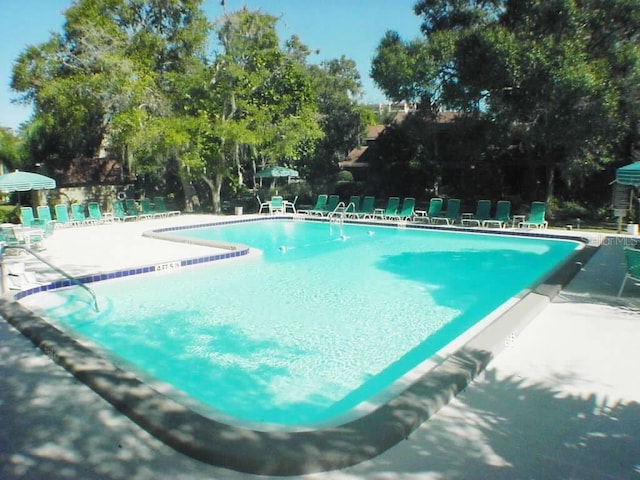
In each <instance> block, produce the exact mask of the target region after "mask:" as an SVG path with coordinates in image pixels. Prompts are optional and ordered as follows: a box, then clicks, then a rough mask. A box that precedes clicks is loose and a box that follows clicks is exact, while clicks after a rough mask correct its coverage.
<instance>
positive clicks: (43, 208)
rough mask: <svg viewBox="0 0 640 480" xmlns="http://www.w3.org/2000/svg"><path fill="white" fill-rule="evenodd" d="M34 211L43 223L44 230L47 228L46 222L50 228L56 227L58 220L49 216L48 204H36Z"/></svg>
mask: <svg viewBox="0 0 640 480" xmlns="http://www.w3.org/2000/svg"><path fill="white" fill-rule="evenodd" d="M36 211H37V212H38V219H39V220H40V221H41V222H43V224H44V227H45V230H47V228H46V227H47V225H48V224H51V229H53V228H55V227H56V224H57V223H58V222H56V221H55V220H54V219H53V217H52V216H51V208H49V205H38V208H37V209H36Z"/></svg>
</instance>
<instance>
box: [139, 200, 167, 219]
mask: <svg viewBox="0 0 640 480" xmlns="http://www.w3.org/2000/svg"><path fill="white" fill-rule="evenodd" d="M166 216H167V215H166V214H165V213H160V212H156V210H155V208H153V205H152V204H151V199H150V198H141V199H140V218H159V217H166Z"/></svg>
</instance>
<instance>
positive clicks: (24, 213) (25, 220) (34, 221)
mask: <svg viewBox="0 0 640 480" xmlns="http://www.w3.org/2000/svg"><path fill="white" fill-rule="evenodd" d="M20 223H21V224H22V226H23V227H26V228H40V229H43V230H44V225H45V222H44V221H43V220H40V219H39V218H36V217H35V215H34V214H33V208H31V207H20Z"/></svg>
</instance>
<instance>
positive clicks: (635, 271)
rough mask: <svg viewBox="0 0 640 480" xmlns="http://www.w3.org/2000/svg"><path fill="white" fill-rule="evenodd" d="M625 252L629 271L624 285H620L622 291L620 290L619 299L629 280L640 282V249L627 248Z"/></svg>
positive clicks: (623, 282) (626, 273)
mask: <svg viewBox="0 0 640 480" xmlns="http://www.w3.org/2000/svg"><path fill="white" fill-rule="evenodd" d="M623 251H624V259H625V263H626V265H627V271H626V272H625V275H624V279H623V280H622V285H620V290H618V297H620V296H621V295H622V291H623V290H624V286H625V285H626V283H627V280H628V279H631V280H634V281H636V282H640V249H637V248H631V247H625V248H624V250H623Z"/></svg>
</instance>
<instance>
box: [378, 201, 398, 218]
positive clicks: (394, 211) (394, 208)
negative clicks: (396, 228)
mask: <svg viewBox="0 0 640 480" xmlns="http://www.w3.org/2000/svg"><path fill="white" fill-rule="evenodd" d="M398 208H400V197H389V199H388V200H387V206H386V207H385V209H384V211H383V212H382V218H383V219H385V220H390V219H392V218H394V217H397V216H398Z"/></svg>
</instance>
